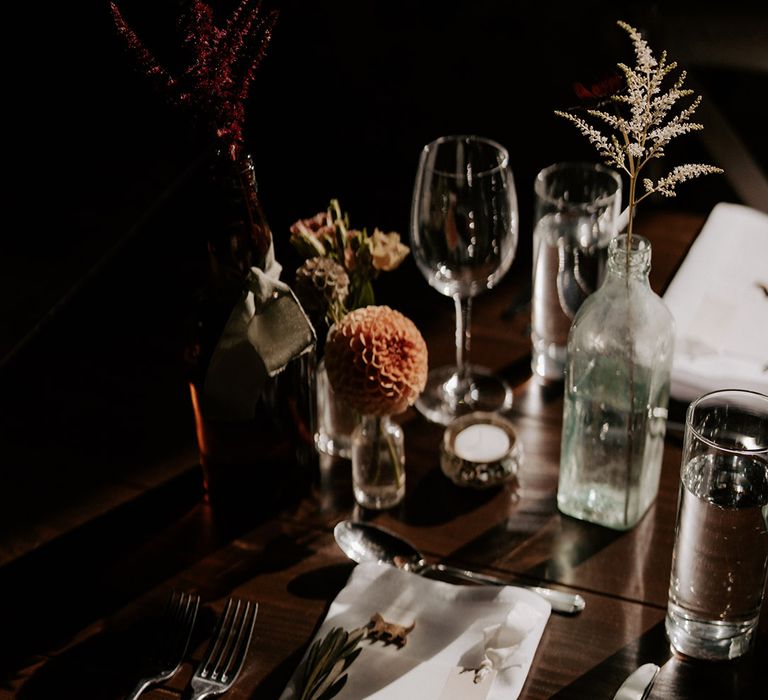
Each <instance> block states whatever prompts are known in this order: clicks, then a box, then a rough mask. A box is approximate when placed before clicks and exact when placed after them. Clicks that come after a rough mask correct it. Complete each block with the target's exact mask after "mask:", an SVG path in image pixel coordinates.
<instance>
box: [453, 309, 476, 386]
mask: <svg viewBox="0 0 768 700" xmlns="http://www.w3.org/2000/svg"><path fill="white" fill-rule="evenodd" d="M453 301H454V303H455V304H456V384H455V387H454V392H453V393H454V395H455V396H457V397H458V398H459V399H462V398H464V396H465V395H466V393H467V391H468V390H469V384H470V371H469V346H470V344H471V341H472V331H471V326H470V324H471V322H472V297H461V296H459V295H458V294H457V295H456V296H454V297H453Z"/></svg>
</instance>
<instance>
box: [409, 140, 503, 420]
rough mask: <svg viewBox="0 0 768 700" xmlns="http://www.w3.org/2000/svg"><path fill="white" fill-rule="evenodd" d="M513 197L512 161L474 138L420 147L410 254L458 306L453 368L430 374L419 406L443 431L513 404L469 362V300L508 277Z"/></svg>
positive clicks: (494, 379)
mask: <svg viewBox="0 0 768 700" xmlns="http://www.w3.org/2000/svg"><path fill="white" fill-rule="evenodd" d="M517 230H518V211H517V195H516V193H515V183H514V179H513V177H512V171H511V169H510V167H509V155H508V153H507V151H506V150H505V149H504V148H503V147H502V146H500V145H499V144H497V143H495V142H493V141H489V140H488V139H484V138H480V137H478V136H445V137H442V138H439V139H437V140H436V141H433V142H432V143H430V144H428V145H427V146H425V147H424V149H423V150H422V152H421V158H420V160H419V168H418V172H417V175H416V183H415V186H414V190H413V201H412V207H411V244H412V248H413V255H414V258H415V260H416V263H417V264H418V266H419V269H420V270H421V272H422V274H423V275H424V276H425V277H426V278H427V281H428V282H429V283H430V284H431V285H432V286H433V287H434V288H435V289H437V291H439V292H440V293H441V294H444V295H445V296H449V297H452V298H453V300H454V303H455V306H456V365H455V366H448V367H440V368H438V369H433V370H432V371H431V372H430V373H429V377H428V379H427V386H426V388H425V390H424V392H423V393H422V394H421V396H420V398H419V400H418V401H417V402H416V407H417V408H418V409H419V411H421V413H422V414H424V416H426V417H427V418H428V419H429V420H432V421H434V422H436V423H442V424H443V425H447V424H448V423H450V422H451V421H452V420H453V419H454V418H456V417H457V416H460V415H464V414H466V413H470V412H472V411H475V410H482V411H498V410H504V409H507V408H509V407H510V406H511V405H512V391H511V389H510V388H509V386H507V384H506V383H504V382H503V381H502V380H500V379H499V378H497V377H495V376H493V374H492V373H491V372H489V371H488V370H487V369H483V368H481V367H477V366H470V364H469V346H470V337H471V334H470V314H471V305H472V298H473V297H475V296H476V295H478V294H479V293H480V292H482V291H483V290H485V289H490V288H491V287H493V286H494V285H495V284H496V283H497V282H498V281H499V280H500V279H501V278H502V277H503V275H504V274H505V273H506V271H507V270H508V269H509V266H510V265H511V264H512V260H513V258H514V256H515V249H516V247H517Z"/></svg>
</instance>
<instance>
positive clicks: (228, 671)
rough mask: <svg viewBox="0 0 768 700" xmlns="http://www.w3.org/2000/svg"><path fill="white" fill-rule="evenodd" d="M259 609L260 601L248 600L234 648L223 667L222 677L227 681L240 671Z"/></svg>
mask: <svg viewBox="0 0 768 700" xmlns="http://www.w3.org/2000/svg"><path fill="white" fill-rule="evenodd" d="M258 611H259V605H258V603H255V604H252V603H251V602H250V601H247V602H246V606H245V610H244V611H243V616H242V618H241V621H240V628H239V630H238V633H237V639H236V640H235V642H234V644H233V645H232V650H231V653H230V655H229V658H228V659H227V662H226V664H225V665H224V666H223V667H222V669H223V670H222V674H221V679H222V680H223V681H224V682H225V683H227V682H229V681H230V679H232V680H234V679H235V678H237V676H238V675H239V673H240V670H241V669H242V667H243V663H244V661H245V656H246V654H247V653H248V647H249V646H250V643H251V637H252V636H253V628H254V626H255V624H256V614H257V613H258Z"/></svg>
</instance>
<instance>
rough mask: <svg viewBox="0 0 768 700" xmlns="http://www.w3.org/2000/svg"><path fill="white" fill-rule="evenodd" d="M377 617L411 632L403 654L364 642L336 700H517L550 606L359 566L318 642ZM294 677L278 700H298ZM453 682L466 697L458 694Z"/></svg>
mask: <svg viewBox="0 0 768 700" xmlns="http://www.w3.org/2000/svg"><path fill="white" fill-rule="evenodd" d="M376 613H379V614H380V615H381V616H382V617H383V618H384V619H385V620H386V621H388V622H391V623H394V624H398V625H403V626H404V627H406V628H407V627H409V626H410V625H412V624H413V629H412V630H411V631H410V632H408V634H407V637H406V640H407V641H406V644H405V645H404V646H403V647H402V648H398V646H397V645H394V644H390V645H385V644H383V643H382V642H372V641H370V640H367V639H364V640H363V641H362V642H361V647H362V652H361V653H360V656H359V657H358V658H357V659H356V660H355V661H354V663H353V664H352V665H351V666H350V667H349V670H348V679H347V683H346V685H345V686H344V688H343V689H342V690H341V692H340V693H339V694H338V695H337V696H336V698H338V700H363V699H364V698H376V699H378V700H383V699H384V698H388V699H389V700H394V699H400V698H404V699H407V700H410V699H412V698H418V700H448V698H451V699H452V698H454V697H456V698H461V700H471V699H472V698H474V697H477V698H478V699H479V698H487V700H502V699H503V700H514V699H515V698H516V697H518V695H519V694H520V691H521V690H522V687H523V683H524V682H525V678H526V676H527V675H528V670H529V668H530V666H531V662H532V660H533V656H534V654H535V652H536V647H537V646H538V644H539V640H540V639H541V635H542V633H543V631H544V626H545V625H546V623H547V620H548V619H549V614H550V606H549V603H547V602H546V601H545V600H544V599H543V598H540V597H539V596H537V595H536V594H535V593H532V592H530V591H527V590H524V589H521V588H512V587H509V586H503V587H502V586H499V587H496V586H457V585H453V584H450V583H444V582H442V581H434V580H431V579H426V578H422V577H420V576H417V575H416V574H412V573H408V572H405V571H401V570H399V569H395V568H394V567H391V566H386V565H380V564H360V565H358V566H357V567H355V569H354V571H353V572H352V575H351V576H350V579H349V581H348V583H347V585H346V587H345V588H344V589H343V590H342V591H341V592H340V593H339V595H338V596H337V597H336V599H335V600H334V601H333V603H332V604H331V607H330V609H329V611H328V615H327V616H326V618H325V621H324V622H323V624H322V626H321V627H320V629H319V631H318V633H317V637H316V638H317V639H319V638H322V637H324V636H325V635H326V634H327V633H328V632H329V631H330V630H331V629H332V628H334V627H343V628H344V629H346V630H348V631H351V630H353V629H355V628H358V627H361V626H363V625H365V624H366V623H367V622H368V621H369V620H370V618H371V617H372V616H373V615H374V614H376ZM302 663H303V661H302ZM464 669H472V671H464ZM462 671H463V673H462ZM297 675H298V672H297V674H294V678H293V679H291V681H290V683H289V684H288V687H287V688H286V689H285V691H284V692H283V694H282V696H281V697H280V700H296V698H297V697H298V690H297V688H296V687H295V682H296V678H297ZM475 677H477V680H478V683H476V684H475V683H474V678H475ZM457 683H462V684H466V687H467V688H469V689H470V692H469V693H467V692H465V691H462V690H460V689H459V690H458V691H457V690H456V689H457V687H458V686H457ZM451 686H453V687H451ZM476 686H480V687H481V688H479V689H478V693H480V694H477V695H475V694H474V693H473V692H472V690H473V689H474V687H476ZM488 688H490V691H489V692H488ZM457 692H458V693H459V694H456V693H457ZM486 692H487V693H488V694H487V695H486Z"/></svg>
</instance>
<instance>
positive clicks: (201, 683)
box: [190, 598, 259, 700]
mask: <svg viewBox="0 0 768 700" xmlns="http://www.w3.org/2000/svg"><path fill="white" fill-rule="evenodd" d="M258 610H259V604H258V603H251V601H249V600H240V599H237V598H230V599H229V601H228V602H227V607H226V609H225V610H224V612H223V613H222V614H221V617H219V621H218V623H217V625H216V632H215V634H214V636H213V637H212V639H211V642H210V644H209V645H208V649H207V650H206V652H205V656H204V657H203V660H202V661H201V662H200V665H199V666H198V667H197V670H196V671H195V673H194V675H193V676H192V690H193V694H192V697H191V698H190V700H201V699H202V698H207V697H208V696H209V695H221V694H222V693H225V692H226V691H227V690H229V689H230V688H231V687H232V684H233V683H234V682H235V680H236V679H237V676H238V675H239V674H240V671H241V670H242V668H243V662H244V661H245V655H246V653H247V652H248V645H249V644H250V643H251V636H252V635H253V627H254V624H255V623H256V613H257V612H258Z"/></svg>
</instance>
